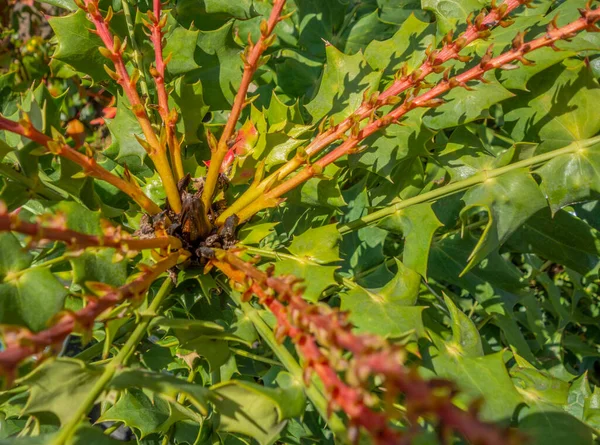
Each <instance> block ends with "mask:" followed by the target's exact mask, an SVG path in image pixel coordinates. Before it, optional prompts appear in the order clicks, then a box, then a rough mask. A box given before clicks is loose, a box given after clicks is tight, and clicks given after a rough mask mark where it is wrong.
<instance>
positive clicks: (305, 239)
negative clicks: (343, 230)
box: [288, 224, 342, 264]
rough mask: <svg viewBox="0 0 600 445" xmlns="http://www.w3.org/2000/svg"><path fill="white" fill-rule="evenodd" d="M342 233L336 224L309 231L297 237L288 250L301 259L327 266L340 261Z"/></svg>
mask: <svg viewBox="0 0 600 445" xmlns="http://www.w3.org/2000/svg"><path fill="white" fill-rule="evenodd" d="M341 238H342V237H341V236H340V233H339V232H338V230H337V227H336V225H335V224H330V225H327V226H323V227H317V228H316V229H308V230H307V231H305V232H304V233H302V234H301V235H298V236H295V237H294V239H293V240H292V242H291V244H290V246H289V247H288V250H289V251H290V252H291V253H292V254H294V255H296V256H297V257H298V258H300V259H306V260H309V261H314V262H316V263H319V264H327V263H332V262H335V261H339V259H340V254H339V243H340V240H341Z"/></svg>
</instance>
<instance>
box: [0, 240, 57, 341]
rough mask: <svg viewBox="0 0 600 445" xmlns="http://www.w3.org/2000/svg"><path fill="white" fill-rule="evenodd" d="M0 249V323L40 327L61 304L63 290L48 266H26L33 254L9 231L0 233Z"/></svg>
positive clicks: (45, 324) (37, 328) (38, 329)
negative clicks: (0, 280) (24, 248)
mask: <svg viewBox="0 0 600 445" xmlns="http://www.w3.org/2000/svg"><path fill="white" fill-rule="evenodd" d="M0 252H1V253H0V278H3V279H4V282H3V283H2V282H0V323H4V324H21V325H25V326H27V327H28V328H29V329H31V330H33V331H40V330H42V329H44V328H45V327H46V326H47V323H48V322H49V321H50V319H51V318H52V317H53V316H54V315H56V314H57V313H58V312H60V310H61V309H62V308H63V304H64V301H65V297H66V296H67V293H68V292H67V290H66V289H65V287H64V286H63V285H62V284H61V283H60V282H59V281H58V280H57V279H56V278H55V277H54V275H52V273H51V272H50V271H49V270H48V269H46V268H43V267H37V268H33V269H29V267H30V266H31V263H32V260H33V257H32V256H31V254H29V253H26V252H24V251H23V248H22V247H21V244H20V243H19V241H18V240H17V238H16V237H15V236H14V235H13V234H12V233H2V234H0ZM14 274H16V275H14Z"/></svg>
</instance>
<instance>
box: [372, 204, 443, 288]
mask: <svg viewBox="0 0 600 445" xmlns="http://www.w3.org/2000/svg"><path fill="white" fill-rule="evenodd" d="M442 226H443V224H442V223H441V222H440V221H439V220H438V218H437V216H436V214H435V212H434V211H433V209H432V207H431V204H428V203H424V204H419V205H416V206H412V207H408V208H406V209H402V210H399V211H397V212H396V213H394V214H393V215H391V216H389V217H387V218H386V219H384V220H383V221H381V223H379V225H378V227H381V228H382V229H386V230H390V231H393V232H396V233H402V235H404V252H403V255H402V259H403V261H404V264H406V266H407V267H409V268H410V269H412V270H414V271H416V272H418V273H419V274H421V275H422V276H423V277H425V276H427V263H428V261H429V249H430V248H431V242H432V241H433V236H434V235H435V232H436V231H437V230H438V229H439V228H440V227H442Z"/></svg>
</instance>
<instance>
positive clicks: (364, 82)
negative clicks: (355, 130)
mask: <svg viewBox="0 0 600 445" xmlns="http://www.w3.org/2000/svg"><path fill="white" fill-rule="evenodd" d="M326 51H327V63H326V65H325V71H324V72H323V77H322V79H321V86H320V87H319V91H318V93H317V94H316V96H315V97H314V99H313V100H312V101H310V102H309V103H308V104H306V109H307V110H308V112H309V113H310V115H311V116H312V117H313V122H316V121H319V120H321V119H322V118H323V117H325V116H327V117H328V118H330V119H331V118H333V120H334V122H335V123H338V122H340V121H341V120H342V119H344V118H346V117H348V116H349V115H350V114H351V113H352V112H353V111H355V110H356V109H357V108H358V107H359V106H360V104H361V103H362V101H363V92H364V91H366V90H369V91H371V92H374V91H375V90H376V89H377V86H378V84H379V80H380V78H381V74H380V73H378V72H376V71H373V70H372V69H371V68H370V67H369V66H368V64H367V62H366V60H365V59H364V56H363V55H362V54H360V53H358V54H355V55H353V56H348V55H346V54H344V53H342V52H341V51H339V50H338V49H336V48H335V47H334V46H332V45H329V46H327V49H326Z"/></svg>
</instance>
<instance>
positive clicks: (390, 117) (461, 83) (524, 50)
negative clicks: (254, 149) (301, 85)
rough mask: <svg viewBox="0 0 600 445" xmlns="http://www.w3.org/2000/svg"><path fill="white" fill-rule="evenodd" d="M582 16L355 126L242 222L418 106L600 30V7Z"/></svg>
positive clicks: (254, 206)
mask: <svg viewBox="0 0 600 445" xmlns="http://www.w3.org/2000/svg"><path fill="white" fill-rule="evenodd" d="M581 15H582V17H581V18H579V19H578V20H575V21H574V22H571V23H569V24H567V25H565V26H563V27H560V28H556V27H554V24H553V22H551V23H550V25H549V27H548V30H547V32H546V34H545V35H544V36H542V37H539V38H537V39H534V40H532V41H530V42H524V40H523V37H524V33H519V34H518V35H517V37H515V39H514V40H513V44H512V49H510V50H509V51H507V52H505V53H504V54H501V55H499V56H498V57H492V47H491V46H490V48H488V51H487V52H486V54H485V55H484V56H483V57H482V59H481V61H480V63H479V64H478V65H477V66H475V67H473V68H471V69H469V70H467V71H465V72H463V73H461V74H459V75H457V76H454V77H445V78H444V79H443V80H442V81H441V82H440V83H439V84H438V85H436V86H435V87H433V88H432V89H430V90H429V91H427V92H426V93H423V94H421V95H419V96H417V97H408V98H406V100H405V101H404V103H403V104H402V105H401V106H399V107H397V108H396V109H394V110H393V111H391V112H390V113H388V114H387V115H385V116H383V117H381V118H379V119H377V120H374V121H372V122H370V123H369V124H368V125H367V126H365V127H364V128H362V129H360V128H359V127H358V126H356V127H354V129H353V131H352V134H351V135H350V136H349V137H348V139H346V141H345V142H344V143H342V144H340V145H339V146H338V147H336V148H335V149H334V150H332V151H330V152H329V153H327V154H326V155H324V156H323V157H322V158H320V159H319V160H318V161H316V162H315V163H313V164H309V165H307V166H306V167H304V169H302V170H301V171H300V172H299V173H298V174H297V175H296V176H294V177H292V178H291V179H288V180H286V181H284V182H283V183H281V184H280V185H278V186H276V187H274V188H272V189H271V190H269V191H268V192H267V193H265V194H264V195H262V196H261V198H260V199H258V200H256V201H255V202H253V203H252V204H250V205H249V206H247V207H246V208H244V209H243V210H242V211H240V212H238V213H237V215H238V217H239V218H240V221H245V220H247V219H248V218H250V217H251V216H252V215H254V214H255V213H256V212H258V211H260V210H262V209H264V208H267V207H272V206H274V205H277V203H278V202H279V198H280V197H281V196H282V195H284V194H285V193H287V192H289V191H290V190H292V189H294V188H296V187H298V186H299V185H300V184H302V183H304V182H305V181H307V180H309V179H310V178H313V177H315V176H318V175H320V174H321V173H322V172H323V170H324V168H325V167H326V166H328V165H329V164H331V163H333V162H335V161H336V160H338V159H340V158H341V157H343V156H345V155H348V154H350V153H353V151H354V150H355V149H356V147H357V146H358V144H359V143H360V142H361V141H363V140H364V139H365V138H367V137H369V136H371V135H372V134H374V133H376V132H377V131H379V130H381V129H382V128H385V127H388V126H389V125H391V124H394V123H397V122H398V121H399V120H400V118H402V117H403V116H404V115H405V114H406V113H408V112H409V111H411V110H414V109H415V108H435V107H437V106H439V105H442V104H443V103H444V102H443V100H442V99H439V96H441V95H443V94H445V93H447V92H448V91H450V90H451V89H453V88H456V87H463V88H469V87H468V85H467V83H468V82H470V81H483V80H484V79H483V75H484V74H485V73H486V72H487V71H491V70H494V69H498V68H508V69H513V68H516V67H517V65H512V62H521V63H523V64H526V65H527V64H531V62H530V61H528V60H527V59H525V55H526V54H528V53H530V52H532V51H535V50H537V49H540V48H544V47H552V48H555V49H557V48H556V47H555V46H554V44H555V43H556V42H557V41H559V40H565V39H570V38H573V37H574V36H575V35H577V33H579V32H581V31H584V30H587V31H590V32H597V31H599V29H598V28H597V27H596V25H595V24H596V22H597V21H598V20H600V9H591V8H589V7H588V8H587V9H582V10H581Z"/></svg>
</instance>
